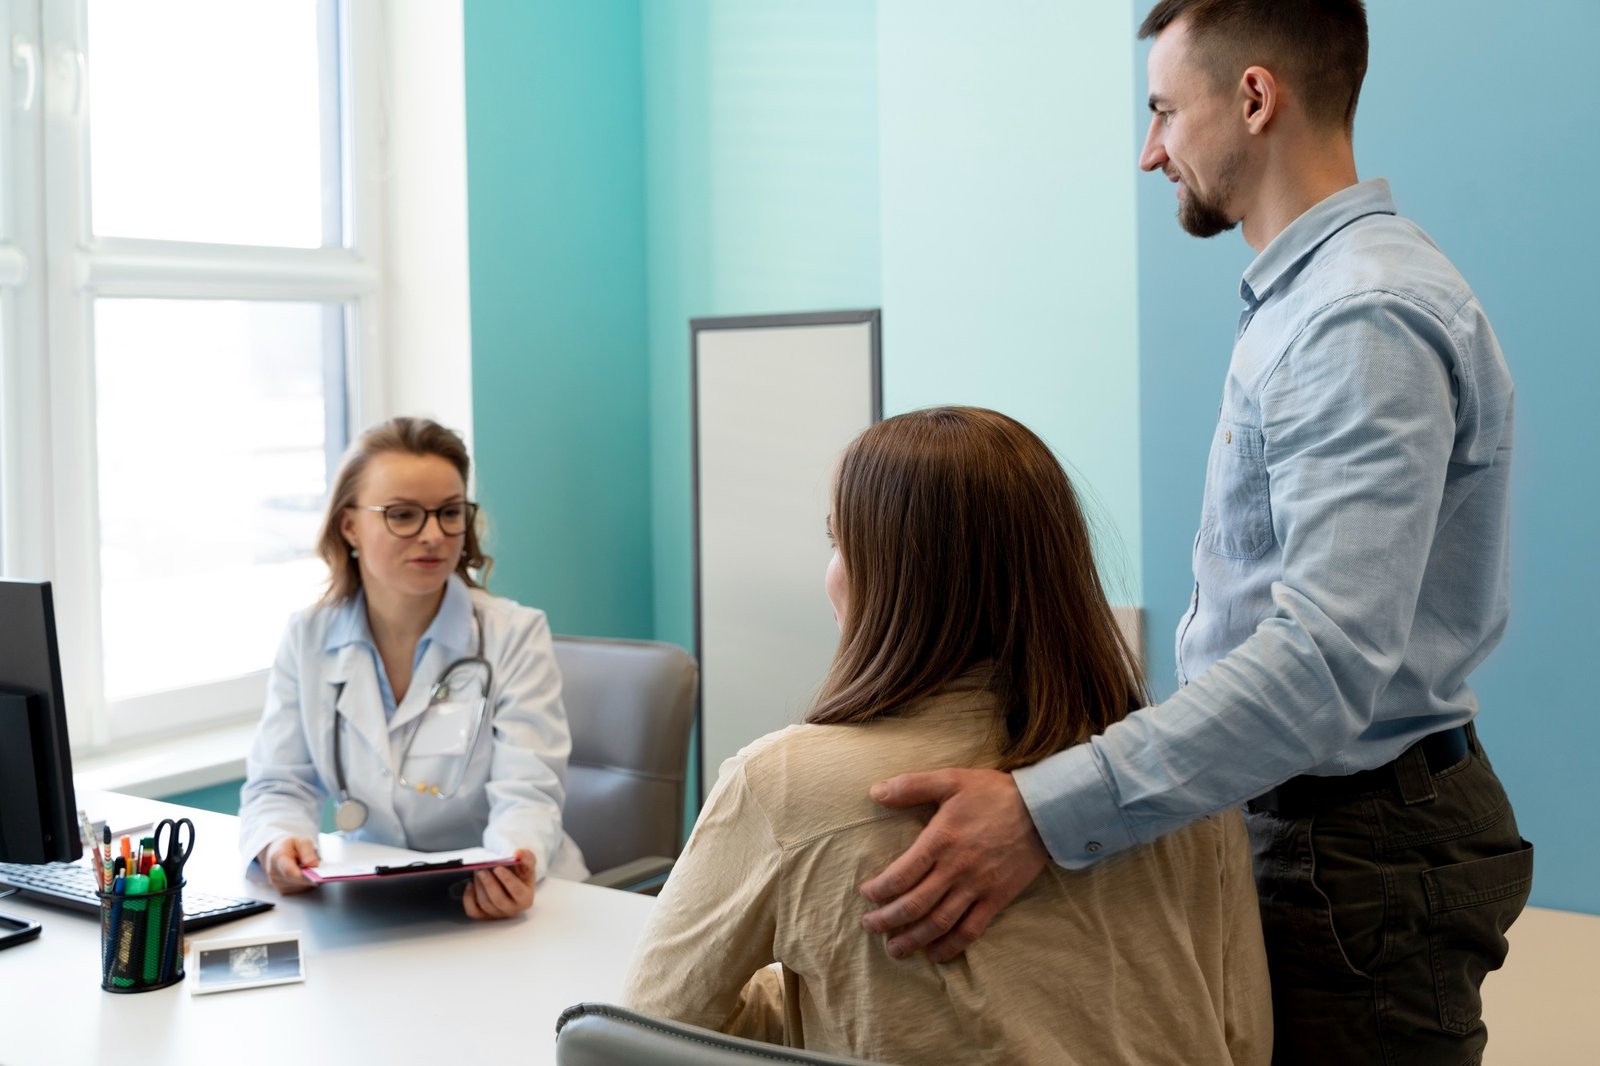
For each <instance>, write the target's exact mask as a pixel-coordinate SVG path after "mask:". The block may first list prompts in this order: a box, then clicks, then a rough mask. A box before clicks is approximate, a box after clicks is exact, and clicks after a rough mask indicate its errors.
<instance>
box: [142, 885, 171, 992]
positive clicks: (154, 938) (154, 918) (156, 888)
mask: <svg viewBox="0 0 1600 1066" xmlns="http://www.w3.org/2000/svg"><path fill="white" fill-rule="evenodd" d="M166 890H167V872H166V871H165V870H163V869H162V868H161V867H160V866H152V867H150V892H151V894H152V895H153V894H155V893H157V892H165V891H166ZM161 932H162V929H161V900H159V899H153V900H151V901H150V916H149V917H148V918H147V919H145V934H144V980H145V983H146V984H152V983H154V981H155V980H156V977H157V976H158V975H159V973H160V966H161V941H162V936H161Z"/></svg>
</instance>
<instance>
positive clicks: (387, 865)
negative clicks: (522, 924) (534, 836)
mask: <svg viewBox="0 0 1600 1066" xmlns="http://www.w3.org/2000/svg"><path fill="white" fill-rule="evenodd" d="M516 864H517V860H516V856H514V855H496V854H495V853H494V852H492V851H490V850H489V849H488V848H467V849H466V850H464V851H412V852H397V853H395V854H394V855H386V856H384V857H383V858H382V859H378V860H376V861H366V862H330V863H324V864H322V865H320V866H308V867H306V868H305V869H304V870H302V871H301V872H302V873H304V874H305V875H306V880H308V881H310V882H312V883H313V884H318V885H324V884H337V883H340V882H344V881H378V880H382V881H392V880H395V879H397V878H403V877H409V876H412V875H415V874H439V873H458V874H459V873H471V872H472V871H473V870H487V869H489V868H490V867H493V866H515V865H516Z"/></svg>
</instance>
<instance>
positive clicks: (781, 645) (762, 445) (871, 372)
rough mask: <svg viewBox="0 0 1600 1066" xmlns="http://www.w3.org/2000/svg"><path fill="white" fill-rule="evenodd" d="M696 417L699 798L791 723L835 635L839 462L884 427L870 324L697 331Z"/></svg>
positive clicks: (764, 320)
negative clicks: (832, 583)
mask: <svg viewBox="0 0 1600 1066" xmlns="http://www.w3.org/2000/svg"><path fill="white" fill-rule="evenodd" d="M690 337H691V346H692V370H693V375H694V383H693V388H692V390H691V397H692V402H693V405H694V412H693V417H692V419H691V424H692V426H693V431H694V461H693V479H694V484H693V491H694V529H695V538H694V539H695V644H696V648H695V651H696V654H697V655H698V657H699V659H700V671H701V672H700V678H701V681H700V692H701V697H700V698H701V706H700V717H699V725H700V729H699V741H700V743H699V750H698V755H699V759H700V787H701V794H702V796H704V795H705V794H706V793H707V792H709V790H710V788H711V785H712V784H713V783H714V782H715V779H716V769H717V767H718V766H720V765H721V763H722V761H723V760H724V759H726V758H728V757H729V756H730V755H733V754H734V753H735V752H737V751H738V750H739V749H740V748H741V747H743V746H744V745H745V744H748V743H749V742H750V741H752V740H754V739H756V738H757V737H760V736H763V735H764V734H767V733H770V732H773V731H774V730H777V729H782V728H783V727H784V726H787V725H792V724H794V723H796V722H799V721H800V720H801V719H802V717H803V716H804V714H805V712H806V710H807V709H808V708H809V707H810V705H811V703H812V701H813V700H814V699H815V697H816V693H817V689H818V687H819V686H820V685H821V683H822V679H823V677H824V675H825V674H826V673H827V670H828V667H829V665H830V664H831V663H832V661H833V655H834V652H835V650H836V649H837V646H838V642H839V630H838V627H837V625H836V624H835V622H834V619H833V611H832V609H831V608H830V607H829V606H828V601H827V597H826V595H825V594H824V592H823V572H824V570H825V569H826V567H827V563H828V557H829V555H830V553H831V550H832V549H831V548H830V546H829V543H828V538H827V533H826V520H827V515H828V507H829V495H830V490H831V485H832V478H833V472H834V467H835V465H836V463H837V461H838V458H839V455H840V453H841V452H842V451H843V450H844V448H845V446H846V445H847V444H849V443H850V441H851V440H853V439H854V438H855V437H856V435H857V434H859V433H860V432H861V431H862V430H864V429H866V428H867V427H868V426H870V425H872V424H873V423H874V422H876V421H878V420H879V419H880V418H881V417H882V415H883V388H882V369H881V366H882V357H881V353H882V344H881V330H880V318H879V313H878V312H877V311H845V312H827V313H816V314H796V315H772V316H762V317H746V318H699V319H694V320H693V321H692V322H691V323H690Z"/></svg>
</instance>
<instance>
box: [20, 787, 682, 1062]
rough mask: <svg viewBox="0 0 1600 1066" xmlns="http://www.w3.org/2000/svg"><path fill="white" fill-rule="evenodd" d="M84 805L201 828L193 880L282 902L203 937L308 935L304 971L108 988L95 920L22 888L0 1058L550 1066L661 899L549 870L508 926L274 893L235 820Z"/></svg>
mask: <svg viewBox="0 0 1600 1066" xmlns="http://www.w3.org/2000/svg"><path fill="white" fill-rule="evenodd" d="M79 800H80V802H81V803H82V804H83V806H84V808H85V810H87V811H88V812H89V814H90V816H91V817H93V818H95V819H100V818H105V817H109V818H110V821H111V824H112V826H113V827H118V828H120V827H122V826H125V825H135V824H138V823H141V822H149V821H152V820H154V819H155V818H158V817H161V816H162V815H163V814H164V813H165V812H168V811H172V810H183V813H185V814H187V815H188V816H189V817H191V818H193V819H194V822H195V825H196V827H197V838H198V839H197V846H196V847H195V852H194V857H193V858H192V859H191V860H190V865H189V872H188V881H189V883H190V884H191V885H194V886H196V887H198V888H203V889H205V890H207V891H212V892H216V893H219V894H224V895H240V896H255V897H258V898H260V899H271V900H273V901H275V902H276V903H277V907H276V909H274V910H272V911H269V912H267V913H266V914H261V915H256V916H254V917H250V918H243V919H240V920H238V921H234V922H228V923H225V924H223V925H219V926H213V927H212V928H210V929H205V930H202V931H201V932H200V933H198V934H196V935H195V936H194V937H192V938H191V940H192V941H199V940H202V939H209V938H213V937H233V936H244V935H248V934H251V933H257V932H278V931H289V930H297V931H299V933H300V934H301V943H302V946H303V950H304V953H305V968H306V979H305V981H304V982H302V983H299V984H292V985H280V986H277V987H272V988H253V989H244V990H241V991H238V992H226V993H220V994H217V995H208V996H192V995H190V993H189V987H188V986H189V983H190V982H192V981H193V976H192V975H191V976H190V977H189V978H188V980H186V981H185V982H184V983H183V984H180V985H176V986H174V987H172V988H166V989H162V990H159V991H156V992H145V993H141V994H138V995H115V994H111V993H107V992H102V991H101V990H100V978H99V940H100V925H99V922H98V921H97V920H96V918H95V917H94V916H93V915H90V914H83V913H79V912H75V911H65V910H60V909H57V908H54V907H42V906H38V905H36V904H33V903H30V902H28V901H26V900H23V899H21V898H19V897H15V896H13V897H10V898H7V899H4V900H0V911H4V912H5V913H8V914H17V915H25V916H27V917H31V918H34V919H37V920H38V921H39V922H40V923H41V924H43V926H44V931H43V933H42V934H41V935H40V937H39V938H38V939H37V940H35V941H33V942H31V943H28V944H22V945H19V946H17V947H14V948H9V949H7V950H5V951H0V1063H3V1064H4V1066H72V1064H79V1063H81V1064H84V1066H102V1064H105V1063H112V1062H128V1061H137V1062H148V1063H161V1064H162V1066H186V1064H188V1063H208V1062H228V1063H236V1064H240V1066H246V1064H255V1063H271V1064H273V1066H286V1064H288V1066H293V1064H295V1063H301V1062H303V1063H323V1062H327V1063H352V1064H366V1063H379V1064H389V1063H402V1062H435V1063H438V1062H471V1061H505V1060H510V1061H514V1062H518V1063H543V1062H553V1061H554V1058H555V1023H556V1018H557V1016H559V1015H560V1013H561V1011H562V1010H563V1009H564V1008H566V1007H568V1006H570V1005H571V1004H573V1003H578V1002H581V1001H584V1000H602V1001H613V1002H614V1001H615V1000H616V999H617V997H618V994H619V993H620V991H621V986H622V978H623V973H624V969H625V968H626V966H627V961H628V956H629V953H630V952H631V951H632V948H633V944H634V941H635V940H636V939H637V937H638V935H639V931H640V929H641V928H642V927H643V925H644V920H645V917H646V915H647V914H648V913H649V909H650V904H651V902H652V901H651V900H650V899H649V898H648V897H641V896H634V895H629V894H627V893H624V892H616V891H613V890H611V889H604V888H596V887H594V886H592V885H583V884H576V883H573V882H570V881H557V880H554V879H553V878H546V879H545V880H544V881H542V882H540V884H539V888H538V892H537V895H536V896H535V898H534V905H533V909H532V910H531V911H529V912H528V913H527V914H525V915H523V916H522V917H520V918H517V919H512V920H510V921H503V922H473V921H471V920H469V919H468V918H467V917H466V916H465V915H463V914H462V913H461V909H460V904H459V903H454V902H451V901H449V900H445V899H441V898H438V897H436V896H435V895H434V892H435V891H436V888H435V887H427V888H425V889H423V890H421V891H422V892H423V893H424V894H425V896H426V898H418V893H419V890H418V889H417V888H415V887H412V888H403V887H401V886H395V887H394V888H390V886H387V885H377V886H374V885H328V886H324V887H323V888H321V889H318V890H317V891H315V892H311V893H307V894H304V895H299V896H291V897H280V896H278V895H277V894H276V893H275V892H274V891H273V890H272V889H271V888H270V887H269V886H267V885H264V884H256V883H253V882H251V881H248V880H246V879H245V877H244V876H243V875H242V873H241V872H240V868H239V862H238V859H237V856H236V852H235V844H234V841H235V839H236V834H237V825H238V820H237V819H235V818H230V817H228V816H226V815H218V814H211V813H209V812H205V811H190V810H184V809H182V808H174V807H173V806H172V805H171V804H162V803H157V802H155V801H152V800H141V799H135V798H133V797H127V796H117V795H113V794H109V793H102V794H87V795H83V796H80V797H79ZM377 900H381V901H382V903H381V905H375V901H377ZM135 1049H136V1050H137V1054H136V1055H135V1056H134V1057H133V1058H129V1057H128V1055H129V1054H130V1053H133V1052H134V1051H135Z"/></svg>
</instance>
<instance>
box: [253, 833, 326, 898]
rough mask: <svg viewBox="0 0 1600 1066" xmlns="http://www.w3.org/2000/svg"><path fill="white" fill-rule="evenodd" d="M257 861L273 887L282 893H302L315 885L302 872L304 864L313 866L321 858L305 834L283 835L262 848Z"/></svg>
mask: <svg viewBox="0 0 1600 1066" xmlns="http://www.w3.org/2000/svg"><path fill="white" fill-rule="evenodd" d="M256 861H257V862H259V863H260V864H261V868H262V869H263V870H265V871H266V872H267V879H268V880H269V881H271V882H272V887H273V888H275V889H277V890H278V891H279V892H282V893H283V894H284V895H292V894H294V893H296V892H305V891H307V890H309V889H313V888H316V887H317V886H316V885H314V884H312V883H311V882H310V881H309V880H307V878H306V875H305V874H304V873H302V872H301V871H303V870H304V869H305V868H306V867H307V866H315V865H317V863H319V862H321V861H322V859H321V858H320V857H319V856H318V855H317V846H316V845H315V844H314V843H312V842H311V841H309V840H307V839H306V838H305V837H283V838H282V839H279V840H274V841H273V842H272V843H270V844H268V845H267V846H266V847H264V848H262V849H261V854H260V855H257V856H256Z"/></svg>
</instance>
